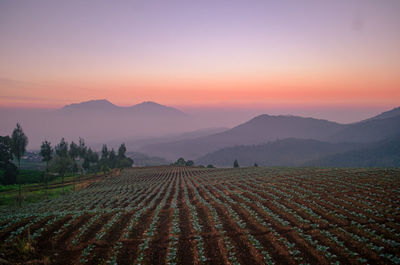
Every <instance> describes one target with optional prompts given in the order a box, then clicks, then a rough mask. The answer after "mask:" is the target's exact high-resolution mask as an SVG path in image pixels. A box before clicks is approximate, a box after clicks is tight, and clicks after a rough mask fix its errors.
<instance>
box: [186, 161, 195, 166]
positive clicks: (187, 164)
mask: <svg viewBox="0 0 400 265" xmlns="http://www.w3.org/2000/svg"><path fill="white" fill-rule="evenodd" d="M185 165H186V166H188V167H192V166H194V162H193V160H188V161H186V163H185Z"/></svg>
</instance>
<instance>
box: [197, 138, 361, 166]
mask: <svg viewBox="0 0 400 265" xmlns="http://www.w3.org/2000/svg"><path fill="white" fill-rule="evenodd" d="M358 147H360V145H359V144H347V143H346V144H333V143H327V142H322V141H317V140H311V139H294V138H291V139H284V140H277V141H274V142H270V143H266V144H261V145H251V146H235V147H228V148H223V149H220V150H218V151H216V152H213V153H209V154H207V155H205V156H202V157H200V158H199V159H197V160H196V164H202V165H208V164H213V165H215V166H223V167H231V166H232V165H233V161H234V160H235V159H237V160H238V162H239V165H240V166H252V165H254V163H255V162H256V163H257V164H258V165H260V166H300V165H302V164H304V163H306V162H307V161H311V160H315V159H318V158H320V157H322V156H326V155H330V154H335V153H338V152H344V151H348V150H351V149H354V148H358Z"/></svg>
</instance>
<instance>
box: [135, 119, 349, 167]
mask: <svg viewBox="0 0 400 265" xmlns="http://www.w3.org/2000/svg"><path fill="white" fill-rule="evenodd" d="M344 127H346V125H342V124H339V123H335V122H330V121H327V120H319V119H314V118H303V117H296V116H270V115H266V114H263V115H259V116H257V117H255V118H253V119H251V120H250V121H248V122H245V123H243V124H240V125H238V126H236V127H234V128H232V129H230V130H227V131H224V132H221V133H217V134H213V135H209V136H205V137H199V138H196V139H189V140H182V141H175V142H170V143H160V144H150V145H147V146H144V147H142V148H141V149H140V150H139V151H140V152H143V153H149V154H152V155H157V156H161V157H165V158H167V159H170V160H174V159H176V158H177V157H180V156H183V157H185V158H188V159H197V158H198V157H200V156H202V155H205V154H206V153H209V152H213V151H216V150H218V149H220V148H224V147H229V146H235V145H251V144H261V143H266V142H269V141H275V140H277V139H284V138H301V139H310V138H314V139H319V140H321V139H322V138H324V137H326V136H327V135H329V136H330V135H333V134H335V133H336V132H339V131H340V130H341V129H343V128H344Z"/></svg>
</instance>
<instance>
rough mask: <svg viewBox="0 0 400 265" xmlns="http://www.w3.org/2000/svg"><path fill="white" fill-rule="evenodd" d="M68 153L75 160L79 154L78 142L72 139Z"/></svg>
mask: <svg viewBox="0 0 400 265" xmlns="http://www.w3.org/2000/svg"><path fill="white" fill-rule="evenodd" d="M68 154H69V156H70V157H71V158H72V160H74V161H75V159H76V158H78V156H79V146H78V145H77V144H76V143H74V141H72V142H71V144H70V145H69V151H68Z"/></svg>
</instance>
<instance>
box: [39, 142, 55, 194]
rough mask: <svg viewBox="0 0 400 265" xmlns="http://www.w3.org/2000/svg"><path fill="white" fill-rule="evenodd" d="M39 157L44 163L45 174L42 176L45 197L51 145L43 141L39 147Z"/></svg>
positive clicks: (51, 151) (51, 150) (51, 152)
mask: <svg viewBox="0 0 400 265" xmlns="http://www.w3.org/2000/svg"><path fill="white" fill-rule="evenodd" d="M40 155H41V156H42V161H44V162H46V173H45V175H44V182H45V186H46V197H47V190H48V172H49V161H50V160H51V159H52V157H53V148H52V147H51V143H50V142H48V141H47V140H45V141H44V142H42V145H41V146H40Z"/></svg>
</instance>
